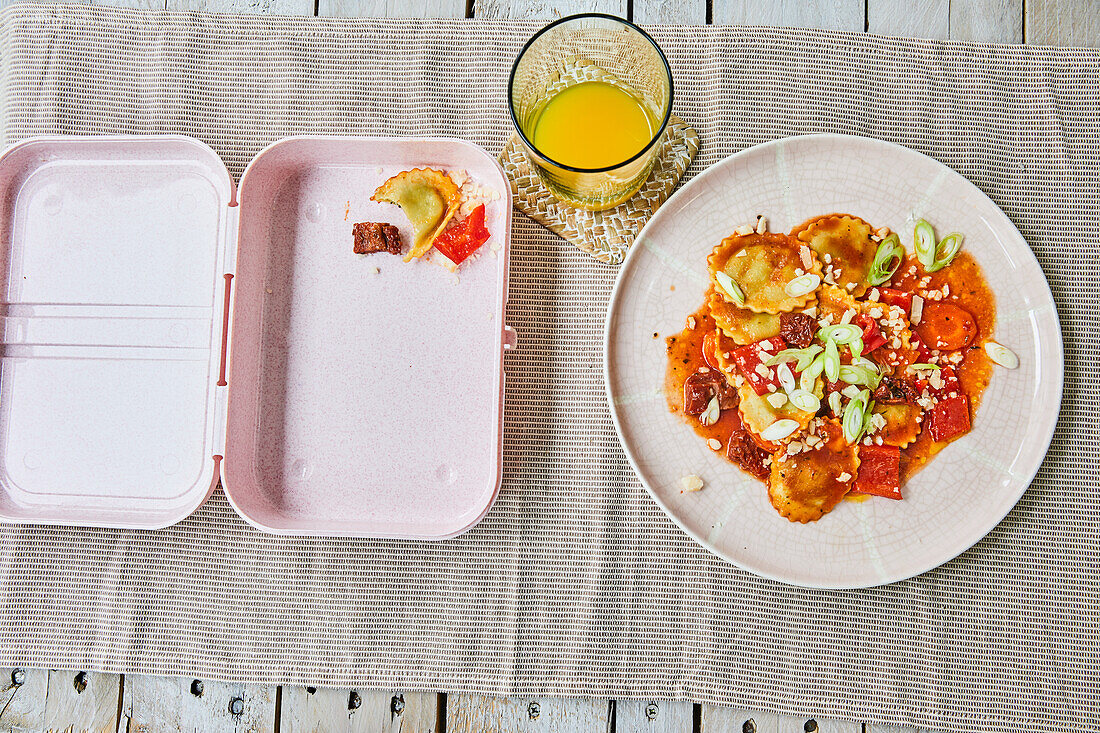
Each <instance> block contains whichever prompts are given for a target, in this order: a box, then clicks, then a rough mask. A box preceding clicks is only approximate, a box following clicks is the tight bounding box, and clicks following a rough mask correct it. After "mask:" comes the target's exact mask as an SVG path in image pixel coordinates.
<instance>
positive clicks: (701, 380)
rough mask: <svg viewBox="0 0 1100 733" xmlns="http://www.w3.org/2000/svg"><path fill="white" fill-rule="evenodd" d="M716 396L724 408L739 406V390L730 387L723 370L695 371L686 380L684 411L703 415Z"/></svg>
mask: <svg viewBox="0 0 1100 733" xmlns="http://www.w3.org/2000/svg"><path fill="white" fill-rule="evenodd" d="M715 396H717V397H718V406H719V407H720V408H722V409H723V410H732V409H733V408H735V407H737V390H735V389H733V388H732V387H730V385H729V382H727V381H726V378H725V377H724V376H723V375H722V373H721V372H719V371H716V370H713V369H708V370H707V371H705V372H695V373H694V374H692V375H691V376H689V377H688V378H687V379H685V380H684V412H685V413H686V414H688V415H701V414H703V410H705V409H707V405H708V404H710V401H711V399H712V398H714V397H715Z"/></svg>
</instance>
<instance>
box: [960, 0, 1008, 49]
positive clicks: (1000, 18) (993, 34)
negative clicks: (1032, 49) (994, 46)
mask: <svg viewBox="0 0 1100 733" xmlns="http://www.w3.org/2000/svg"><path fill="white" fill-rule="evenodd" d="M948 25H949V29H948V36H949V37H950V38H953V39H955V40H957V41H984V42H986V43H1023V42H1024V0H967V2H953V3H951V17H950V20H949V22H948Z"/></svg>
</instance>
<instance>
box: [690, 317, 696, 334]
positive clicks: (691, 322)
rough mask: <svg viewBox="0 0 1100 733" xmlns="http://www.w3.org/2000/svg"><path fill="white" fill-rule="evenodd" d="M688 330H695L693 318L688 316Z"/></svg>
mask: <svg viewBox="0 0 1100 733" xmlns="http://www.w3.org/2000/svg"><path fill="white" fill-rule="evenodd" d="M688 330H689V331H694V330H695V316H688Z"/></svg>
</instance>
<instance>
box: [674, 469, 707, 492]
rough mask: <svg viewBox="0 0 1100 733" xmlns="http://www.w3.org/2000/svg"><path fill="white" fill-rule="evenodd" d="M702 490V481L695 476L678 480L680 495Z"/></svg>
mask: <svg viewBox="0 0 1100 733" xmlns="http://www.w3.org/2000/svg"><path fill="white" fill-rule="evenodd" d="M702 488H703V479H701V478H699V477H698V476H696V475H695V474H694V473H693V474H691V475H689V476H684V477H683V478H681V479H680V493H681V494H683V493H684V492H687V491H699V490H700V489H702Z"/></svg>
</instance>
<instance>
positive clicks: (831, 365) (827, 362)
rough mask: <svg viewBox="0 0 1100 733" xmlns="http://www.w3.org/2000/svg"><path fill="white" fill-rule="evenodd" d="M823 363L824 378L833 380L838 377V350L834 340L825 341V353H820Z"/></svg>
mask: <svg viewBox="0 0 1100 733" xmlns="http://www.w3.org/2000/svg"><path fill="white" fill-rule="evenodd" d="M821 356H822V362H823V364H824V370H825V378H826V379H828V380H829V381H830V382H835V381H836V380H837V379H839V378H840V352H839V351H837V348H836V342H835V341H827V342H826V343H825V353H824V354H822V355H821Z"/></svg>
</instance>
